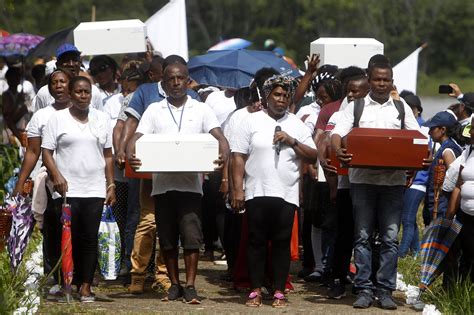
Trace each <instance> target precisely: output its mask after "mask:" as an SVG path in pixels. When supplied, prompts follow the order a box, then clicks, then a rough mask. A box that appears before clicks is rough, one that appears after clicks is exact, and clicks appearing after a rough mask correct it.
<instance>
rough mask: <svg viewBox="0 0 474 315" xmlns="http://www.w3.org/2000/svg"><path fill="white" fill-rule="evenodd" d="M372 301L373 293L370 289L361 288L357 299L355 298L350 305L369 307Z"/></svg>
mask: <svg viewBox="0 0 474 315" xmlns="http://www.w3.org/2000/svg"><path fill="white" fill-rule="evenodd" d="M373 302H374V297H373V293H372V291H371V290H367V289H365V290H361V291H360V292H359V294H357V299H356V300H355V302H354V304H352V306H353V307H354V308H369V307H370V306H371V305H372V303H373Z"/></svg>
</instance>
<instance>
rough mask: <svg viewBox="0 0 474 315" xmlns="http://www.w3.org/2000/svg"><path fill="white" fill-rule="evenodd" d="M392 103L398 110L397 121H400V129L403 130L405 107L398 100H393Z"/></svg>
mask: <svg viewBox="0 0 474 315" xmlns="http://www.w3.org/2000/svg"><path fill="white" fill-rule="evenodd" d="M393 103H394V104H395V107H396V108H397V110H398V117H397V119H400V129H405V105H403V102H402V101H399V100H393Z"/></svg>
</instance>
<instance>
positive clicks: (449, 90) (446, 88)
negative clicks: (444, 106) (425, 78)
mask: <svg viewBox="0 0 474 315" xmlns="http://www.w3.org/2000/svg"><path fill="white" fill-rule="evenodd" d="M438 93H439V94H450V93H453V88H452V87H451V86H450V85H447V84H441V85H440V86H439V88H438Z"/></svg>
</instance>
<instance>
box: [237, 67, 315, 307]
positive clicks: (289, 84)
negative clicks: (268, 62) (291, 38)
mask: <svg viewBox="0 0 474 315" xmlns="http://www.w3.org/2000/svg"><path fill="white" fill-rule="evenodd" d="M295 87H296V83H295V81H294V79H293V78H291V77H286V76H281V75H274V76H272V77H270V78H268V79H267V80H266V81H265V82H264V84H263V89H262V90H263V95H262V96H263V99H264V100H265V103H266V105H267V106H266V107H267V108H266V109H265V110H262V111H259V112H256V113H253V114H250V115H249V116H248V117H247V118H246V119H245V120H244V121H243V122H242V123H241V124H240V126H238V128H237V130H236V134H235V138H234V143H233V146H232V148H231V150H232V175H233V178H232V180H233V191H232V192H233V194H232V206H233V208H234V209H243V208H244V207H245V208H246V209H247V218H248V229H249V235H248V236H249V245H248V265H249V266H251V267H250V268H249V277H250V282H251V289H252V292H251V293H250V295H249V299H248V301H247V303H246V305H247V306H260V305H261V304H262V295H261V289H260V288H261V287H262V285H263V281H264V275H265V272H264V271H265V257H266V249H267V243H268V241H271V243H272V252H271V262H270V263H271V264H272V284H273V290H274V295H273V298H274V301H273V304H272V306H273V307H283V306H286V300H285V295H284V294H283V292H284V288H285V281H286V278H287V276H288V272H289V267H290V238H291V230H292V225H293V217H294V211H295V209H296V208H297V207H298V205H299V177H300V165H301V163H300V162H301V160H306V161H310V162H314V161H315V160H316V156H317V152H316V149H315V144H314V142H313V140H312V138H311V132H310V131H309V130H308V128H307V127H306V126H305V125H304V124H303V123H302V122H301V120H299V119H298V118H297V117H296V116H295V115H293V114H290V113H288V107H289V105H290V102H291V100H292V97H293V95H294V91H295ZM244 179H245V193H244V190H243V184H244Z"/></svg>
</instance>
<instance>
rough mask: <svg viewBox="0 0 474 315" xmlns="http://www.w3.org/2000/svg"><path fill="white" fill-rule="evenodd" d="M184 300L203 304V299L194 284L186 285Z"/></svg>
mask: <svg viewBox="0 0 474 315" xmlns="http://www.w3.org/2000/svg"><path fill="white" fill-rule="evenodd" d="M183 302H184V303H186V304H201V300H200V299H199V297H198V295H197V292H196V289H195V288H194V287H193V286H189V287H185V288H184V289H183Z"/></svg>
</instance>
